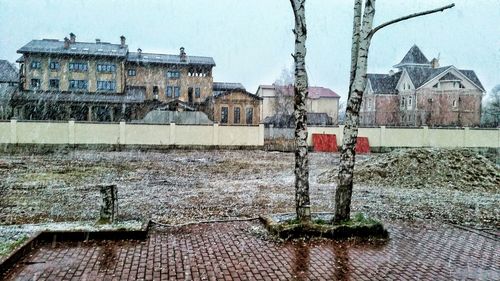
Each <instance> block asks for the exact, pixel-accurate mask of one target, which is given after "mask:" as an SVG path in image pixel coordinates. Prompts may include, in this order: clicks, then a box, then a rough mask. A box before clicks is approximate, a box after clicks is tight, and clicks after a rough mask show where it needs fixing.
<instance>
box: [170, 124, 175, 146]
mask: <svg viewBox="0 0 500 281" xmlns="http://www.w3.org/2000/svg"><path fill="white" fill-rule="evenodd" d="M170 144H171V145H175V123H170Z"/></svg>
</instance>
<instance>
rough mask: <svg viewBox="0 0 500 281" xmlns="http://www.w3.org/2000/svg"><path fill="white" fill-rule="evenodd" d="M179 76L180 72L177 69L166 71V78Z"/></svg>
mask: <svg viewBox="0 0 500 281" xmlns="http://www.w3.org/2000/svg"><path fill="white" fill-rule="evenodd" d="M179 77H181V72H180V71H178V70H175V71H167V78H179Z"/></svg>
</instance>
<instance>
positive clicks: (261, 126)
mask: <svg viewBox="0 0 500 281" xmlns="http://www.w3.org/2000/svg"><path fill="white" fill-rule="evenodd" d="M264 130H265V129H264V124H263V123H260V124H259V145H264Z"/></svg>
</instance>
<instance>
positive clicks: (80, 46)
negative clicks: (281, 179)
mask: <svg viewBox="0 0 500 281" xmlns="http://www.w3.org/2000/svg"><path fill="white" fill-rule="evenodd" d="M18 53H20V54H22V57H21V58H19V59H18V62H19V63H20V69H21V75H20V80H19V81H20V84H21V86H20V88H21V91H20V92H19V93H18V94H17V95H16V96H15V97H14V99H13V100H12V105H13V108H14V114H13V115H14V116H16V117H18V118H20V119H33V120H40V119H42V120H47V119H48V120H66V119H70V118H74V119H75V120H79V121H84V120H85V121H118V120H121V119H125V120H132V119H142V118H144V116H145V115H146V114H147V113H148V112H150V111H152V110H155V109H158V108H162V109H165V108H167V109H169V108H172V105H176V106H175V109H174V110H177V109H182V110H184V109H187V110H189V111H198V110H208V109H216V108H217V107H208V106H207V104H208V103H209V101H212V102H213V101H216V100H217V98H216V97H215V96H214V86H217V85H215V84H214V82H213V76H212V69H213V67H214V66H215V62H214V59H213V58H211V57H202V56H188V55H187V54H186V52H185V50H184V48H182V47H181V48H180V52H179V54H178V55H170V54H156V53H145V52H142V50H141V49H138V50H137V52H129V50H128V46H127V45H126V42H125V37H124V36H121V37H120V43H119V44H111V43H107V42H102V41H101V40H99V39H96V41H95V43H94V42H92V43H89V42H77V41H76V36H75V35H74V34H72V33H71V34H70V38H69V39H68V38H65V39H64V41H59V40H54V39H43V40H32V41H31V42H29V43H28V44H26V45H25V46H23V47H22V48H20V49H19V50H18ZM243 89H244V88H243ZM225 96H226V99H232V98H233V97H234V98H235V99H236V100H238V101H241V97H239V96H238V92H237V91H236V92H234V94H233V92H226V93H225ZM248 103H249V106H250V107H253V106H254V102H253V101H252V100H248ZM214 104H217V103H214ZM178 105H182V107H179V106H178ZM245 106H247V105H245ZM169 110H170V109H169ZM259 110H260V109H259ZM207 114H208V115H210V116H214V117H216V116H218V115H217V114H214V113H213V112H210V113H209V112H207ZM255 116H257V117H258V114H256V115H255ZM258 122H260V119H256V120H255V122H254V123H258Z"/></svg>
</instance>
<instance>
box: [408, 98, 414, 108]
mask: <svg viewBox="0 0 500 281" xmlns="http://www.w3.org/2000/svg"><path fill="white" fill-rule="evenodd" d="M412 102H413V99H412V97H408V108H411V106H412Z"/></svg>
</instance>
